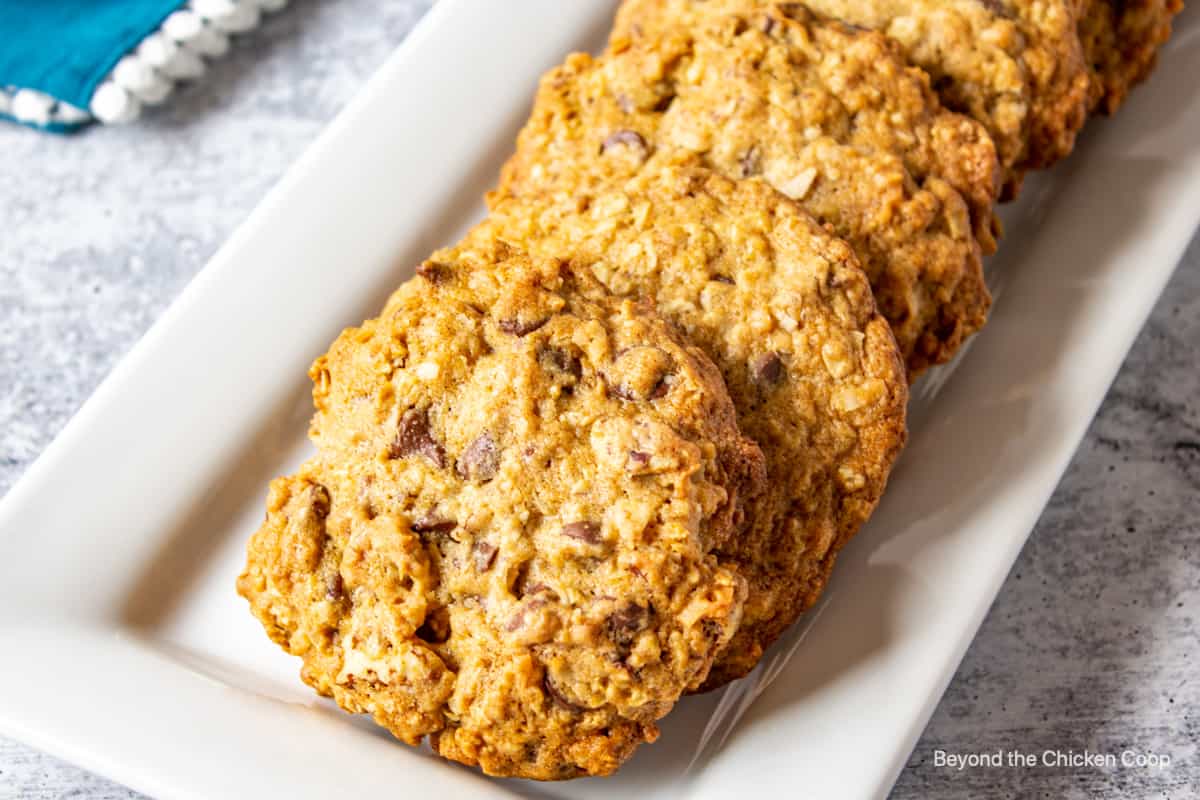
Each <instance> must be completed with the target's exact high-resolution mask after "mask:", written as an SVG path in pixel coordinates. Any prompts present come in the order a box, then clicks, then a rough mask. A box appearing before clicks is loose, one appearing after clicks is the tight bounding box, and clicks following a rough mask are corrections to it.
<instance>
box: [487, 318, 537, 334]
mask: <svg viewBox="0 0 1200 800" xmlns="http://www.w3.org/2000/svg"><path fill="white" fill-rule="evenodd" d="M549 321H550V318H549V317H543V318H542V319H535V320H521V319H502V320H500V321H499V322H497V323H496V325H497V327H499V328H500V330H502V331H504V332H505V333H507V334H509V335H511V336H528V335H529V334H531V333H533V332H534V331H536V330H537V329H538V328H540V327H542V326H543V325H545V324H546V323H547V322H549Z"/></svg>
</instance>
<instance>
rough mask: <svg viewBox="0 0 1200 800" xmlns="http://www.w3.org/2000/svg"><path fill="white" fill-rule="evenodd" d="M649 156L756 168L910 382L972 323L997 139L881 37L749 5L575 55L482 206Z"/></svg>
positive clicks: (623, 168) (623, 170) (978, 320)
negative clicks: (845, 270) (853, 291)
mask: <svg viewBox="0 0 1200 800" xmlns="http://www.w3.org/2000/svg"><path fill="white" fill-rule="evenodd" d="M658 150H672V151H681V152H686V153H689V154H695V155H697V156H699V157H701V158H702V159H703V161H704V163H705V164H706V165H707V166H710V167H712V168H714V169H716V170H717V171H718V172H720V173H722V174H724V175H726V176H728V177H731V178H746V177H752V176H762V177H763V178H765V179H766V180H767V181H768V182H769V183H771V184H772V185H773V186H774V187H775V188H777V189H779V190H780V191H782V192H783V193H784V194H787V195H788V196H790V197H792V198H794V199H796V200H798V201H799V202H800V203H801V205H802V206H804V208H805V209H806V210H808V211H809V212H810V213H812V214H813V215H814V216H816V217H817V218H818V219H819V220H821V221H823V222H827V223H829V224H830V225H831V226H832V228H833V230H834V231H835V232H836V233H837V234H838V235H840V236H842V237H844V238H845V239H846V240H847V241H849V242H850V244H851V245H852V246H853V247H854V250H855V253H856V254H857V255H858V257H859V260H860V261H861V262H862V264H863V267H864V268H865V269H866V271H867V274H868V277H869V278H870V280H871V283H872V286H873V287H874V289H875V293H876V299H877V301H878V303H879V306H880V309H881V310H882V312H883V314H884V316H885V317H887V319H888V321H889V322H890V323H891V324H892V327H893V332H894V333H895V336H896V339H897V341H898V343H899V344H900V347H901V350H902V351H903V354H904V356H905V360H906V363H907V364H908V367H909V370H910V373H911V375H912V376H916V375H917V374H919V373H920V372H921V371H922V370H924V369H926V368H927V367H929V366H932V365H935V364H939V363H942V362H944V361H947V360H949V358H950V357H951V356H952V355H953V354H954V353H955V351H956V350H957V349H958V347H959V346H960V345H961V344H962V342H963V341H964V340H965V339H966V338H967V337H969V336H970V335H971V334H972V333H974V332H975V331H976V330H978V329H979V328H980V327H981V326H982V325H983V323H984V321H985V320H986V316H987V310H988V306H989V304H990V297H989V295H988V291H987V288H986V285H985V283H984V280H983V273H982V268H981V263H980V262H981V246H980V243H979V238H982V239H984V241H985V242H986V243H987V245H988V249H989V250H990V249H992V247H994V240H992V238H991V230H992V227H993V225H992V208H993V205H994V203H995V200H996V191H997V188H998V187H997V177H998V166H997V162H996V156H995V151H994V148H993V146H992V143H991V141H990V139H989V138H988V136H987V134H986V132H985V131H984V130H983V127H982V126H981V125H979V124H978V123H976V122H974V121H972V120H970V119H968V118H966V117H963V116H961V115H958V114H953V113H950V112H946V111H943V110H942V109H941V108H940V106H939V105H938V102H937V99H936V97H934V95H933V93H932V91H931V90H930V89H929V86H928V82H927V80H926V79H925V77H924V75H923V74H922V73H921V72H920V71H919V70H916V69H913V68H909V67H906V66H905V63H904V62H903V60H902V59H901V57H900V56H899V55H898V53H897V52H896V51H895V47H894V45H892V44H891V43H889V42H888V41H887V40H886V38H885V37H883V36H882V35H880V34H878V33H874V32H868V31H860V30H855V29H851V28H848V27H847V26H845V25H842V24H841V23H836V22H830V21H822V20H817V19H816V18H814V17H813V16H812V15H810V14H806V13H805V14H802V13H800V12H796V11H792V12H791V13H790V14H789V15H784V14H781V13H777V12H776V11H774V10H765V11H764V10H758V11H753V12H750V13H741V14H728V15H714V16H713V17H706V18H704V19H703V21H701V22H698V23H697V24H695V25H691V26H673V27H667V28H665V29H664V30H663V31H662V32H661V33H660V34H654V35H651V34H647V35H644V36H641V37H638V38H636V39H632V40H614V43H613V46H612V48H611V49H610V52H609V53H607V54H606V55H605V56H603V57H601V58H598V59H593V58H591V57H590V56H587V55H582V54H580V55H574V56H571V57H570V58H569V59H568V60H567V62H566V63H565V64H564V65H563V66H561V67H559V68H557V69H555V70H553V71H551V72H550V73H549V74H547V75H546V77H545V78H544V79H543V80H542V83H541V87H540V90H539V92H538V95H537V100H536V102H535V105H534V110H533V114H532V116H531V118H530V120H529V122H528V123H527V125H526V126H525V129H524V130H523V131H522V133H521V136H520V138H519V141H518V148H517V153H516V154H515V155H514V156H513V158H512V159H511V160H510V161H509V163H508V164H507V165H506V166H505V168H504V170H503V172H502V177H501V182H500V186H499V188H498V190H497V191H496V192H495V193H494V194H493V196H492V197H493V202H495V201H498V200H499V199H501V198H503V197H505V196H537V195H539V194H541V193H543V192H550V193H555V192H568V193H570V192H574V191H576V189H579V188H582V187H588V186H593V185H599V184H602V183H604V182H611V181H621V180H624V179H627V178H628V177H630V176H632V175H633V174H636V172H637V171H638V170H639V169H641V168H642V165H643V164H644V163H645V161H646V160H647V159H648V158H649V157H650V156H651V155H652V154H653V153H654V152H656V151H658ZM956 187H958V188H956ZM959 189H961V191H959ZM972 211H974V214H973V215H972V213H971V212H972ZM972 216H974V217H975V224H974V227H973V226H972V221H971V217H972Z"/></svg>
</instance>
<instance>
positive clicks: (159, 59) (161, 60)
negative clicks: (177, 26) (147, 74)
mask: <svg viewBox="0 0 1200 800" xmlns="http://www.w3.org/2000/svg"><path fill="white" fill-rule="evenodd" d="M177 55H179V45H178V43H176V42H175V40H174V39H172V38H170V37H169V36H167V35H166V34H165V33H161V32H160V33H152V34H150V35H149V36H147V37H146V38H145V39H143V40H142V43H141V44H139V45H138V49H137V56H138V58H140V59H141V60H142V61H144V62H145V63H147V64H149V65H150V66H152V67H154V68H155V69H161V70H163V71H164V72H165V71H166V66H167V65H168V64H170V63H171V60H172V59H174V58H175V56H177Z"/></svg>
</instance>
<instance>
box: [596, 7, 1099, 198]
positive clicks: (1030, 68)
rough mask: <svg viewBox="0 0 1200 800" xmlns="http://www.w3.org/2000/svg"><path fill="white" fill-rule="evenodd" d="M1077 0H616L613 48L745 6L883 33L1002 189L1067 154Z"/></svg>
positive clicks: (1076, 97) (1078, 95)
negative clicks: (979, 126)
mask: <svg viewBox="0 0 1200 800" xmlns="http://www.w3.org/2000/svg"><path fill="white" fill-rule="evenodd" d="M1079 2H1080V0H876V1H875V2H861V0H808V2H806V3H800V4H792V3H781V4H776V3H773V2H771V0H625V2H624V4H623V5H622V7H621V10H620V12H619V13H618V16H617V24H616V31H615V33H614V41H619V40H621V39H623V38H626V37H629V36H636V35H639V34H645V33H647V32H650V31H653V30H657V29H660V28H662V27H664V26H666V25H671V24H678V22H679V21H680V20H682V19H688V18H693V19H694V18H695V17H696V16H697V15H707V14H713V13H723V12H724V11H726V10H728V9H730V8H734V9H742V8H745V7H746V6H747V5H757V6H767V5H779V6H801V7H804V6H806V7H807V8H809V9H811V10H812V11H814V12H817V13H818V14H823V15H827V16H830V17H834V18H837V19H842V20H844V21H846V22H848V23H850V24H853V25H858V26H861V27H865V28H870V29H872V30H877V31H882V32H883V33H885V34H887V35H888V36H889V37H891V38H892V39H894V40H895V41H897V42H898V43H899V44H900V46H901V48H902V50H903V51H904V53H905V55H906V56H907V57H908V59H909V60H910V61H911V62H912V63H913V64H915V65H917V66H919V67H921V68H923V69H924V70H925V71H927V72H928V73H929V75H930V76H931V77H932V79H933V86H934V88H935V89H936V90H937V92H938V94H939V95H940V96H941V98H942V102H943V103H945V104H946V106H947V107H949V108H951V109H954V110H956V111H961V112H963V113H967V114H970V115H971V116H972V117H974V118H975V119H977V120H979V121H980V122H982V123H983V124H984V125H985V126H986V127H987V129H988V132H989V133H990V134H991V136H992V138H993V139H994V140H995V143H996V149H997V153H998V154H999V157H1000V164H1001V166H1002V167H1003V168H1004V171H1005V187H1006V192H1007V194H1008V195H1009V196H1013V195H1015V193H1016V191H1017V189H1018V188H1019V186H1020V181H1021V177H1022V175H1023V174H1024V172H1025V171H1026V170H1028V169H1035V168H1042V167H1047V166H1049V165H1051V164H1053V163H1054V162H1056V161H1058V160H1059V159H1061V158H1063V157H1065V156H1066V155H1067V154H1069V153H1070V152H1071V150H1072V148H1073V147H1074V143H1075V135H1076V134H1077V133H1078V131H1079V129H1080V128H1081V127H1082V125H1083V121H1084V119H1085V117H1086V111H1087V97H1088V83H1089V81H1088V74H1087V68H1086V64H1085V62H1084V59H1083V53H1082V48H1081V46H1080V42H1079V36H1078V33H1077V22H1078V18H1079V9H1078V4H1079Z"/></svg>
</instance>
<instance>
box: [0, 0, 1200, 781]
mask: <svg viewBox="0 0 1200 800" xmlns="http://www.w3.org/2000/svg"><path fill="white" fill-rule="evenodd" d="M428 5H429V3H428V2H400V1H399V0H397V1H395V2H391V3H373V2H368V0H341V2H333V0H326V1H325V2H319V1H318V0H309V1H308V2H304V0H296V1H295V2H293V3H292V5H291V7H290V9H289V10H288V11H287V12H285V13H283V14H281V15H279V16H277V17H274V18H272V19H270V20H269V21H268V22H267V23H266V25H265V27H264V28H263V29H262V30H260V31H259V32H258V33H256V34H255V35H253V36H251V37H248V38H245V39H243V40H241V41H239V42H238V43H237V45H236V46H235V48H234V50H233V52H232V53H231V54H230V56H229V57H227V58H226V59H225V60H223V61H220V62H217V63H215V64H213V65H212V66H211V68H210V74H209V75H208V76H207V77H206V78H205V80H204V81H202V82H200V83H198V84H196V85H194V86H191V87H188V88H186V89H185V90H183V91H182V92H181V93H179V94H177V95H176V96H174V97H173V98H172V99H171V101H170V102H169V103H168V104H167V105H166V106H165V107H163V108H161V109H158V110H156V111H154V112H152V113H151V114H149V116H148V117H147V118H146V119H144V120H143V121H142V122H140V123H138V124H137V125H134V126H132V127H126V128H116V129H103V130H102V129H93V130H91V131H89V132H87V133H85V134H83V135H80V136H76V137H72V138H60V137H53V136H47V135H45V134H39V133H34V132H32V131H26V130H24V129H20V128H17V127H15V126H11V125H0V154H3V157H2V158H0V221H2V222H3V234H2V235H0V320H2V324H0V491H4V490H7V489H8V488H9V487H10V486H11V485H12V484H13V483H14V482H15V481H16V480H17V478H18V477H19V476H20V474H21V472H22V471H24V469H25V468H26V467H27V466H28V465H29V464H30V463H31V462H32V460H33V459H34V458H35V457H36V456H37V454H38V453H39V452H40V451H41V450H42V449H43V448H45V446H46V445H47V444H49V442H50V440H51V439H52V438H53V437H54V435H55V434H56V433H57V432H58V431H59V429H60V428H61V427H62V426H63V424H64V423H65V422H66V421H67V419H68V418H69V417H70V416H71V414H72V413H74V411H75V410H76V409H77V408H78V407H79V405H80V404H81V403H82V402H83V401H84V400H85V399H86V398H87V396H88V395H89V394H90V393H91V392H92V391H93V390H94V389H95V388H96V386H97V384H98V383H99V382H100V380H101V379H102V378H103V377H104V375H105V374H107V373H108V371H109V370H110V369H111V368H112V366H113V365H114V364H115V363H116V362H117V360H118V359H119V358H120V357H121V356H122V355H123V354H124V353H125V352H126V351H127V350H128V349H129V348H130V347H131V346H132V345H133V344H134V343H135V342H136V341H137V339H138V338H139V337H140V336H141V335H142V333H144V332H145V330H146V329H147V328H148V327H149V325H150V324H151V323H152V322H153V321H154V319H155V318H156V317H157V316H158V315H159V314H160V313H161V312H162V311H163V309H165V308H166V306H167V305H168V304H169V303H170V302H171V300H172V299H174V297H175V296H176V295H177V294H178V293H179V291H180V290H181V289H182V288H183V286H184V285H185V284H186V283H187V281H188V280H189V279H190V278H191V277H192V276H193V275H194V274H195V273H196V271H197V270H198V269H199V268H200V267H201V266H202V265H203V264H204V262H205V261H206V260H207V259H208V257H209V256H210V255H211V254H212V253H213V252H214V251H215V250H216V248H217V247H218V246H219V245H220V244H221V243H222V242H223V241H224V240H225V239H226V238H227V237H228V235H229V234H230V233H231V232H232V230H233V229H234V227H235V226H236V225H237V224H238V223H239V222H241V221H242V219H244V218H245V216H246V215H247V214H248V213H249V211H250V210H251V209H252V208H253V206H254V205H255V204H256V203H257V202H258V201H259V200H260V199H261V198H262V196H263V194H264V193H265V192H266V190H267V189H268V188H269V187H270V186H271V185H272V184H273V183H274V182H275V181H276V180H277V179H278V178H279V176H280V175H281V174H282V172H283V171H284V169H285V168H286V167H287V166H288V165H289V164H290V163H291V162H292V161H293V160H294V159H295V158H296V157H297V156H298V155H299V154H300V152H301V151H302V150H303V149H304V147H305V146H306V145H307V144H308V143H309V142H310V141H311V140H312V139H313V137H314V136H315V135H316V134H317V133H318V132H319V131H320V130H321V128H322V127H323V126H324V125H325V123H326V122H327V121H328V120H329V118H330V117H332V115H333V114H334V113H335V112H336V111H337V110H338V109H339V108H340V107H341V106H342V105H343V104H344V103H345V102H346V100H348V99H349V98H350V96H351V95H352V94H353V93H354V92H355V91H356V90H357V89H358V88H359V87H360V86H361V84H362V82H363V80H365V78H366V77H367V76H368V75H370V73H371V72H372V71H373V70H374V69H375V68H376V67H377V66H378V65H379V64H381V63H382V61H383V60H384V58H385V57H386V56H387V54H388V53H389V52H391V50H392V49H393V48H394V47H395V45H396V44H397V43H398V42H399V41H400V40H401V39H402V38H403V36H404V35H405V33H407V31H408V30H409V29H410V28H411V26H412V24H413V23H414V22H415V20H416V19H417V18H418V17H419V16H420V14H421V13H422V12H423V11H424V10H425V9H426V7H427V6H428ZM1198 344H1200V244H1196V243H1194V244H1193V246H1192V248H1191V250H1190V251H1189V253H1188V256H1187V258H1186V259H1185V261H1184V265H1183V266H1181V267H1180V269H1179V271H1178V272H1177V273H1176V275H1175V277H1174V279H1173V281H1172V283H1171V285H1170V287H1169V288H1168V290H1167V292H1166V294H1165V295H1164V296H1163V298H1162V299H1161V300H1160V301H1159V303H1158V307H1157V308H1156V310H1155V312H1154V316H1153V318H1152V319H1151V321H1150V323H1149V324H1148V325H1147V327H1146V330H1145V331H1143V333H1142V335H1141V336H1140V338H1139V339H1138V342H1137V344H1136V345H1135V347H1134V349H1133V352H1132V353H1131V355H1130V357H1129V359H1128V361H1127V363H1126V364H1125V367H1124V368H1123V370H1122V372H1121V375H1120V377H1119V378H1118V379H1117V382H1116V384H1115V385H1114V387H1113V389H1112V391H1111V392H1110V394H1109V397H1108V399H1107V400H1106V402H1105V403H1104V406H1103V408H1102V409H1101V411H1100V414H1099V416H1098V417H1097V419H1096V421H1095V422H1094V423H1093V425H1092V428H1091V431H1090V432H1089V434H1088V437H1087V440H1086V441H1085V442H1084V444H1083V445H1082V447H1081V448H1080V450H1079V453H1078V454H1077V455H1076V457H1075V461H1074V463H1073V464H1072V466H1071V469H1070V471H1069V472H1068V474H1067V476H1066V478H1065V479H1064V480H1063V483H1062V485H1061V486H1060V487H1059V489H1058V491H1057V492H1056V493H1055V495H1054V498H1053V500H1052V501H1051V503H1050V505H1049V507H1048V508H1047V510H1046V512H1045V514H1044V515H1043V518H1042V520H1041V522H1040V523H1039V525H1038V527H1037V530H1036V531H1035V532H1034V533H1033V535H1032V537H1031V538H1030V541H1029V544H1028V545H1027V546H1026V548H1025V551H1024V552H1023V553H1022V555H1021V558H1020V560H1019V561H1018V563H1017V565H1016V567H1015V568H1014V569H1013V572H1012V574H1011V575H1010V576H1009V579H1008V581H1007V583H1006V584H1005V586H1004V589H1003V591H1002V592H1001V594H1000V597H999V598H998V599H997V601H996V604H995V606H994V607H993V609H992V611H991V614H990V615H989V616H988V619H987V621H986V622H985V623H984V626H983V628H982V629H981V631H980V633H979V636H978V637H977V638H976V639H975V642H974V643H973V645H972V647H971V649H970V651H969V653H968V654H967V657H966V659H965V661H964V662H963V665H962V667H961V668H960V670H959V672H958V674H957V676H956V677H955V679H954V681H953V683H952V684H951V686H950V688H949V690H948V691H947V693H946V696H945V698H944V699H943V701H942V703H941V705H940V707H939V708H938V710H937V712H936V713H935V715H934V717H933V719H932V721H931V722H930V724H929V727H928V729H927V730H926V731H925V734H924V737H923V738H922V740H921V742H920V743H919V744H918V745H917V748H916V750H915V751H914V752H913V755H912V757H911V759H910V761H909V764H908V766H907V768H906V769H905V771H904V773H903V774H902V775H901V777H900V781H899V783H898V784H897V786H896V790H895V792H894V795H893V796H894V797H895V798H902V799H907V798H929V799H931V800H938V799H939V798H957V797H973V798H1002V797H1003V798H1007V797H1035V796H1038V797H1041V796H1044V797H1053V798H1085V797H1087V798H1096V797H1100V798H1109V797H1111V798H1124V797H1147V798H1148V797H1156V798H1161V797H1167V798H1185V797H1194V796H1200V749H1198V745H1197V742H1198V741H1200V711H1198V709H1200V683H1198V682H1196V681H1195V680H1192V679H1191V678H1192V676H1193V675H1194V674H1196V673H1197V669H1198V668H1200V624H1197V619H1196V616H1197V615H1198V614H1200V536H1198V535H1197V534H1200V400H1197V398H1198V397H1200V371H1198V370H1197V368H1196V359H1197V347H1198ZM1047 749H1049V750H1061V751H1069V750H1073V751H1075V752H1076V753H1082V752H1083V751H1084V750H1085V749H1087V750H1088V751H1090V752H1093V753H1094V752H1100V753H1109V752H1111V753H1115V754H1117V755H1118V756H1119V754H1120V753H1121V752H1122V751H1123V750H1132V751H1137V752H1160V753H1168V754H1170V757H1171V758H1172V760H1173V763H1172V765H1171V767H1170V768H1169V769H1163V770H1152V769H1144V768H1139V767H1126V768H1117V769H1104V768H1100V769H1097V768H1094V767H1076V768H1047V767H1038V768H1026V769H1018V768H1012V767H1000V768H987V767H978V768H970V769H965V770H961V771H959V770H956V769H954V768H953V767H939V766H937V765H936V764H937V755H936V751H938V750H942V751H945V752H946V753H949V754H954V755H963V754H966V753H980V752H983V753H992V752H996V751H997V750H1005V751H1014V750H1019V751H1021V752H1022V753H1033V754H1035V756H1036V757H1037V758H1039V759H1040V757H1041V754H1042V751H1044V750H1047ZM62 797H88V798H101V799H102V800H118V799H119V800H128V799H129V798H137V797H140V796H139V795H137V794H135V793H133V792H130V791H128V790H126V789H123V788H121V787H120V786H117V785H115V784H113V783H111V782H108V781H106V780H103V779H101V778H97V777H94V776H92V775H89V774H88V773H86V772H84V771H83V770H80V769H78V768H76V767H73V766H70V765H68V764H64V763H62V762H60V761H58V760H57V759H54V758H51V757H49V756H45V755H42V754H40V753H38V752H37V751H35V750H31V749H29V748H27V747H25V746H23V745H20V744H17V743H15V742H10V741H7V740H4V739H0V800H15V799H16V798H22V800H44V799H46V798H62Z"/></svg>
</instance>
